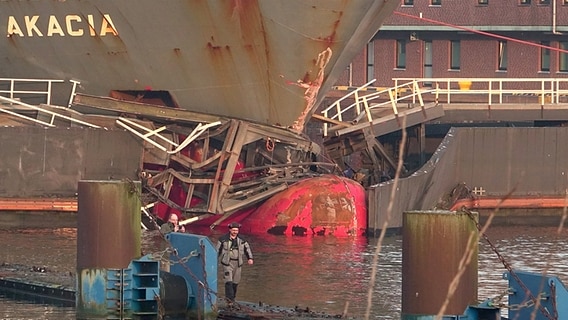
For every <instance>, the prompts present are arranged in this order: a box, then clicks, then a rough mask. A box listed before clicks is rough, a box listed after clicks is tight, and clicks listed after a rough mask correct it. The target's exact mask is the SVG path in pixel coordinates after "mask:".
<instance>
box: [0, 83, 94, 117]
mask: <svg viewBox="0 0 568 320" xmlns="http://www.w3.org/2000/svg"><path fill="white" fill-rule="evenodd" d="M63 82H65V81H64V80H54V79H14V78H0V112H3V113H7V114H10V115H12V116H15V117H18V118H21V119H25V120H28V121H31V122H34V123H38V124H41V125H44V126H47V127H54V126H55V125H54V121H55V119H56V118H61V119H65V120H69V121H71V122H74V123H78V124H82V125H85V126H89V127H94V128H100V126H97V125H94V124H91V123H88V122H85V121H81V120H78V119H75V118H72V117H69V116H66V115H64V114H61V113H58V112H55V111H51V110H47V109H45V108H42V107H40V106H39V105H35V104H33V105H32V104H29V103H26V102H23V101H22V100H26V98H27V97H33V98H37V97H40V99H39V100H40V103H45V104H47V105H51V97H52V94H51V90H52V88H53V84H54V83H63ZM70 82H71V83H72V90H71V96H70V98H69V104H68V106H67V107H69V106H70V105H71V102H72V100H73V96H74V95H75V89H76V88H77V84H79V82H78V81H74V80H71V81H70ZM26 87H28V88H32V89H25V88H26ZM3 88H7V89H3ZM38 88H39V89H38ZM42 88H45V89H42ZM14 106H17V107H20V108H24V109H31V110H34V111H37V112H38V113H39V112H41V113H46V114H48V115H49V116H51V120H50V121H49V122H45V121H42V120H39V119H36V118H32V117H28V116H26V115H24V114H21V113H19V112H17V110H14Z"/></svg>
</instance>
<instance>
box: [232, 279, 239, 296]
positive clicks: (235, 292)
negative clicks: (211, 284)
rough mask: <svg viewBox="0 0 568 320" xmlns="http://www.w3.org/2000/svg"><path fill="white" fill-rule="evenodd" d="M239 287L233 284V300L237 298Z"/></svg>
mask: <svg viewBox="0 0 568 320" xmlns="http://www.w3.org/2000/svg"><path fill="white" fill-rule="evenodd" d="M238 286H239V284H238V283H233V300H234V299H235V298H236V297H237V287H238Z"/></svg>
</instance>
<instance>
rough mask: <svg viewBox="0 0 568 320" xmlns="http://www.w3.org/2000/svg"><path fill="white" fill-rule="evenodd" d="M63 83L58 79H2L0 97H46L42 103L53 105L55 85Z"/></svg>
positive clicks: (0, 80) (0, 79)
mask: <svg viewBox="0 0 568 320" xmlns="http://www.w3.org/2000/svg"><path fill="white" fill-rule="evenodd" d="M63 82H65V81H64V80H57V79H14V78H0V95H2V96H5V97H8V98H10V99H20V98H22V97H31V96H34V97H38V96H39V97H44V99H42V102H41V103H46V104H51V90H52V88H53V84H54V83H63ZM25 88H31V89H25ZM43 88H45V89H43Z"/></svg>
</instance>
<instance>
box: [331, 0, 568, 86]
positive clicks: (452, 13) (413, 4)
mask: <svg viewBox="0 0 568 320" xmlns="http://www.w3.org/2000/svg"><path fill="white" fill-rule="evenodd" d="M567 35H568V0H401V5H400V7H399V8H398V9H397V10H396V11H395V12H394V14H393V15H392V16H391V17H390V18H389V19H388V20H387V21H386V22H385V24H384V26H383V27H382V28H381V30H380V31H379V32H378V33H377V34H376V36H375V37H374V38H373V39H372V40H371V41H370V42H369V44H368V46H367V48H366V49H365V50H363V52H361V54H360V55H359V56H358V57H357V58H356V59H355V60H354V61H353V63H352V64H351V66H350V68H349V69H348V70H346V72H345V73H344V74H343V76H342V78H341V79H340V80H339V81H338V83H337V84H338V85H349V86H358V85H362V84H364V83H366V82H367V81H369V80H371V79H377V80H376V82H375V83H374V86H380V87H389V86H392V85H393V84H394V82H393V80H392V79H393V78H541V77H544V78H565V77H568V51H562V50H568V37H567Z"/></svg>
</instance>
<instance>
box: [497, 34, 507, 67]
mask: <svg viewBox="0 0 568 320" xmlns="http://www.w3.org/2000/svg"><path fill="white" fill-rule="evenodd" d="M497 70H500V71H505V70H507V41H499V57H498V58H497Z"/></svg>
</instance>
